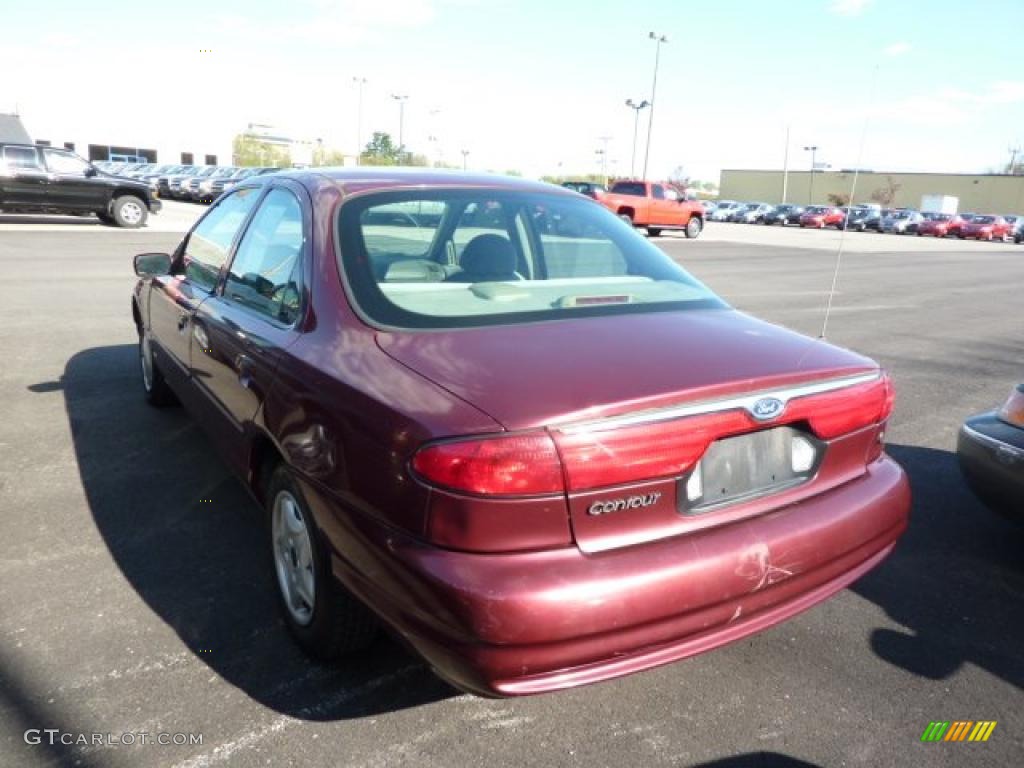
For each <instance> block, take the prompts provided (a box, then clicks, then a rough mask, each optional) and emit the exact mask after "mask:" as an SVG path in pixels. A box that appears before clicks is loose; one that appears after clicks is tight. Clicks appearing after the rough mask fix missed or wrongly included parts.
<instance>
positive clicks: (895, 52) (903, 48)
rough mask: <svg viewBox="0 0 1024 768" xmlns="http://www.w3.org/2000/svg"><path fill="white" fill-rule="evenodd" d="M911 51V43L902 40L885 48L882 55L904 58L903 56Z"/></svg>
mask: <svg viewBox="0 0 1024 768" xmlns="http://www.w3.org/2000/svg"><path fill="white" fill-rule="evenodd" d="M910 49H911V45H910V43H908V42H906V41H903V40H901V41H899V42H898V43H893V44H892V45H887V46H885V48H883V49H882V53H884V54H885V55H886V56H902V55H903V54H905V53H908V52H909V51H910Z"/></svg>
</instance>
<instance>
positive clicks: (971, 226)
mask: <svg viewBox="0 0 1024 768" xmlns="http://www.w3.org/2000/svg"><path fill="white" fill-rule="evenodd" d="M1009 233H1010V224H1009V223H1008V222H1007V221H1006V219H1004V218H1003V217H1002V216H975V217H974V218H972V219H971V220H970V221H968V222H966V223H965V224H964V225H963V226H962V227H960V233H959V234H960V238H961V239H966V238H974V239H975V240H1006V239H1007V236H1008V235H1009Z"/></svg>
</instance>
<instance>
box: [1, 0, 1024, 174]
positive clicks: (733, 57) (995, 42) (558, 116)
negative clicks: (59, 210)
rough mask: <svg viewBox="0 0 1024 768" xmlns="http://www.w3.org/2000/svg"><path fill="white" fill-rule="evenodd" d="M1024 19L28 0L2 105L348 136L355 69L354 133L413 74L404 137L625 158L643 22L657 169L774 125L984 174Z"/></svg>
mask: <svg viewBox="0 0 1024 768" xmlns="http://www.w3.org/2000/svg"><path fill="white" fill-rule="evenodd" d="M1022 30H1024V2H1021V0H975V2H973V3H970V4H967V5H965V4H964V3H962V2H949V1H947V0H929V1H927V2H925V1H924V0H787V1H786V2H775V3H765V2H759V1H757V0H712V1H710V2H703V3H697V2H684V0H635V1H634V2H630V3H619V2H602V1H601V0H589V1H583V0H560V1H559V2H555V0H547V2H540V1H535V0H375V1H370V0H289V1H288V2H285V3H282V2H279V1H275V2H265V1H264V0H214V1H211V0H175V1H174V2H163V3H138V2H123V1H122V0H103V1H102V2H101V3H100V4H94V3H82V2H80V1H79V0H35V1H34V2H32V3H17V4H11V6H10V7H8V8H6V9H5V11H4V14H3V30H2V32H3V40H4V43H3V46H2V47H0V73H3V75H2V76H0V111H14V110H15V109H17V110H18V111H19V112H20V114H21V115H22V118H23V120H24V122H25V124H26V126H27V127H28V129H29V131H30V132H31V133H32V134H33V135H34V136H35V137H37V138H51V136H52V140H55V141H61V140H67V139H63V138H62V136H65V135H72V136H74V137H77V138H78V139H87V140H89V141H96V142H97V143H99V142H101V141H104V142H105V141H109V142H110V143H122V142H123V143H126V144H139V145H142V146H156V145H158V146H171V145H175V143H178V144H184V143H189V142H191V143H192V144H197V143H201V142H203V141H205V140H208V139H210V137H216V138H215V143H217V144H218V145H219V146H225V145H228V144H229V142H230V137H231V136H233V135H234V134H235V133H237V132H239V131H240V130H242V129H244V128H245V127H246V125H247V124H249V123H264V124H270V125H274V126H278V127H280V128H282V129H283V130H285V131H287V132H289V133H290V134H292V135H293V136H296V137H299V138H307V139H316V138H320V139H322V140H323V141H324V143H325V144H327V145H329V146H332V147H336V148H338V149H341V150H342V151H347V152H352V153H354V152H355V150H356V147H357V146H358V144H357V137H358V136H359V134H360V131H359V125H360V120H359V109H358V103H359V95H358V86H357V85H356V83H355V82H354V78H365V79H366V81H367V82H366V84H365V86H364V87H363V108H362V119H361V125H362V130H361V138H362V141H363V142H364V143H365V141H366V140H368V138H369V135H370V133H371V132H372V131H375V130H381V131H387V132H389V133H391V134H392V135H393V136H394V137H395V138H396V139H397V136H398V133H399V102H398V101H397V100H395V99H393V98H392V95H404V96H407V97H408V98H407V100H406V101H405V108H404V109H405V115H404V121H403V122H404V130H403V138H404V140H405V144H406V145H407V147H408V148H409V149H410V151H414V152H419V153H422V154H426V155H428V156H429V157H431V158H433V159H440V160H443V161H446V162H448V163H452V164H461V162H462V160H463V155H462V152H463V150H465V151H467V152H468V153H469V154H468V155H467V156H466V161H467V164H468V165H469V167H471V168H475V169H487V170H495V171H499V172H500V171H506V170H515V171H518V172H521V173H523V174H525V175H528V176H539V175H541V174H562V175H567V174H581V173H593V172H598V171H599V170H600V155H599V154H598V153H597V150H598V149H601V148H602V147H604V146H607V152H608V154H607V158H608V171H609V173H611V174H613V175H629V174H630V173H631V166H632V161H631V156H632V149H633V127H634V112H633V111H632V110H631V109H629V108H628V107H627V106H626V105H625V101H626V99H627V98H632V99H634V101H641V100H644V99H647V100H652V75H653V70H654V60H655V49H656V45H655V43H654V41H652V40H651V39H650V38H649V33H650V32H652V31H654V32H657V33H658V34H659V35H665V36H667V38H668V42H667V43H665V44H664V45H662V46H661V47H660V64H659V69H658V81H657V91H656V93H655V94H654V98H653V101H654V102H655V111H654V123H653V130H652V136H651V145H650V160H649V172H648V176H650V177H652V178H654V177H660V178H666V177H668V176H669V175H670V174H672V173H674V172H676V169H681V172H682V173H683V174H684V175H688V176H690V177H692V178H698V179H704V180H711V181H716V180H717V178H718V174H719V172H720V171H721V169H723V168H781V167H782V165H783V162H784V158H785V155H786V146H787V142H786V137H787V132H788V135H789V164H790V168H792V169H801V168H803V169H806V168H809V167H810V153H809V152H806V151H804V149H803V148H804V147H805V146H809V145H816V146H818V147H819V149H818V151H817V153H816V155H817V160H818V162H820V163H827V164H829V165H830V166H831V167H833V168H835V169H840V168H852V167H855V166H859V167H861V168H871V169H874V170H892V171H897V170H901V171H936V172H939V171H942V172H968V173H978V172H984V171H988V170H1001V168H1002V167H1003V166H1005V164H1006V163H1007V162H1008V159H1009V148H1010V147H1011V146H1016V145H1018V144H1022V145H1024V45H1021V31H1022ZM650 113H651V110H650V109H648V110H644V111H643V112H642V113H641V118H640V124H639V128H640V130H639V134H640V135H639V142H638V145H639V146H638V148H637V153H636V167H635V173H637V174H639V173H640V172H641V170H642V168H643V158H644V148H645V140H646V136H647V120H648V118H649V117H650ZM91 137H96V138H91ZM100 137H102V138H100ZM602 137H607V138H606V139H605V138H602ZM73 140H74V139H73ZM182 149H188V147H185V146H182ZM197 151H202V150H201V149H198V147H197Z"/></svg>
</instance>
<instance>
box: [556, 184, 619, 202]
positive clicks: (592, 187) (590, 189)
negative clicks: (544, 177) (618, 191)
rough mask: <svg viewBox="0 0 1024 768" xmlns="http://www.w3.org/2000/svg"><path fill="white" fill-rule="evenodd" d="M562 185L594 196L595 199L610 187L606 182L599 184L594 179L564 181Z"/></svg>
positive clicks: (588, 195)
mask: <svg viewBox="0 0 1024 768" xmlns="http://www.w3.org/2000/svg"><path fill="white" fill-rule="evenodd" d="M562 186H563V187H565V188H566V189H571V190H572V191H573V192H579V193H580V194H581V195H586V196H587V197H592V198H594V199H595V200H596V199H597V198H599V197H601V196H602V195H603V194H604V193H605V192H607V191H608V187H606V186H605V185H604V184H597V183H595V182H593V181H566V182H563V183H562Z"/></svg>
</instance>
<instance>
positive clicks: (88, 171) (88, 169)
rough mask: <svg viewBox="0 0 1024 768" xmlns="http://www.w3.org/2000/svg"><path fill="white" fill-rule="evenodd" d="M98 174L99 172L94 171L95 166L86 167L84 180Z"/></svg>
mask: <svg viewBox="0 0 1024 768" xmlns="http://www.w3.org/2000/svg"><path fill="white" fill-rule="evenodd" d="M98 173H99V171H98V170H96V166H94V165H90V166H87V167H86V169H85V175H86V178H90V177H92V176H95V175H96V174H98Z"/></svg>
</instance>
